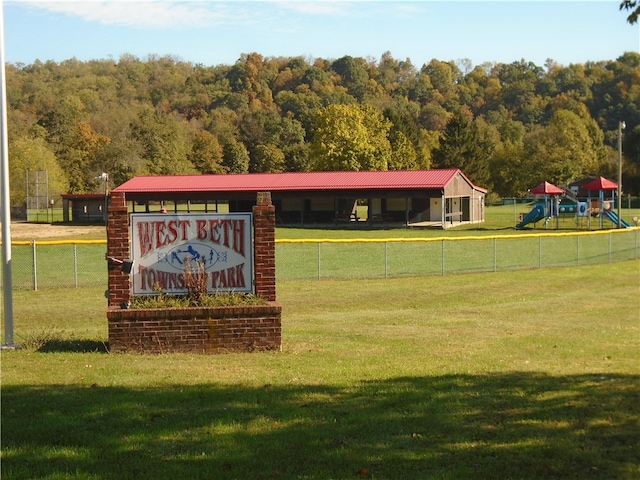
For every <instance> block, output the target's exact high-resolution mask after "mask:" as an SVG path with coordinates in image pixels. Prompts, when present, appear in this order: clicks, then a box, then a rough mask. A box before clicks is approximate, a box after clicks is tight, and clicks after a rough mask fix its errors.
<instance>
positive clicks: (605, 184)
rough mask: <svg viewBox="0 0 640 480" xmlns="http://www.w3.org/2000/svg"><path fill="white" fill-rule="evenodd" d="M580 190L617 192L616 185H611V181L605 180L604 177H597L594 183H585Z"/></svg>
mask: <svg viewBox="0 0 640 480" xmlns="http://www.w3.org/2000/svg"><path fill="white" fill-rule="evenodd" d="M582 188H584V189H585V190H617V189H618V184H617V183H613V182H612V181H611V180H607V179H606V178H604V177H598V178H596V179H595V180H594V181H592V182H589V183H587V184H586V185H585V186H584V187H582Z"/></svg>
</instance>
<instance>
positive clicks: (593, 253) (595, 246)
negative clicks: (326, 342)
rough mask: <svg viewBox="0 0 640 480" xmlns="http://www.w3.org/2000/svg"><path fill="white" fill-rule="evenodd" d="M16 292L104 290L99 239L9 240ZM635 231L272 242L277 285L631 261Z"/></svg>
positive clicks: (638, 247) (638, 251) (638, 243)
mask: <svg viewBox="0 0 640 480" xmlns="http://www.w3.org/2000/svg"><path fill="white" fill-rule="evenodd" d="M12 246H14V247H15V248H13V249H12V271H13V278H12V284H13V287H14V288H16V289H33V290H37V289H42V288H67V287H69V288H73V287H91V286H104V287H105V288H107V264H106V261H105V254H106V241H105V240H51V241H26V242H23V241H14V242H12ZM639 256H640V228H637V227H635V228H626V229H620V230H617V229H616V230H594V231H586V232H536V233H518V234H513V235H511V234H508V235H490V236H463V237H452V236H439V237H431V238H402V237H398V238H375V239H373V238H349V239H346V238H339V239H338V238H335V239H334V238H312V239H308V238H307V239H277V240H276V276H277V279H278V280H283V281H288V280H311V279H318V280H320V279H333V278H340V279H356V278H389V277H400V276H416V277H417V276H424V275H448V274H457V273H470V272H491V271H505V270H516V269H527V268H529V269H530V268H545V267H556V266H576V265H588V264H607V263H611V262H620V261H628V260H634V259H635V260H637V259H638V258H639Z"/></svg>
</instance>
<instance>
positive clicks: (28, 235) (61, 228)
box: [11, 222, 107, 241]
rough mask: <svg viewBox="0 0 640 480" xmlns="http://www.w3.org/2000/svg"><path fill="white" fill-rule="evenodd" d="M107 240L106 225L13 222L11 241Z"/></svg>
mask: <svg viewBox="0 0 640 480" xmlns="http://www.w3.org/2000/svg"><path fill="white" fill-rule="evenodd" d="M106 238H107V232H106V228H105V226H104V225H68V224H58V223H54V224H48V223H26V222H11V240H13V241H28V240H42V239H50V240H102V239H106Z"/></svg>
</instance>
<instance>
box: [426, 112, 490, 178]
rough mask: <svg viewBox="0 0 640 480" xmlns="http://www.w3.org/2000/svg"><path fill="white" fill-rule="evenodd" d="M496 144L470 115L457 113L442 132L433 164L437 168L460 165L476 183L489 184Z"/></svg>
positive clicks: (434, 153) (458, 166)
mask: <svg viewBox="0 0 640 480" xmlns="http://www.w3.org/2000/svg"><path fill="white" fill-rule="evenodd" d="M494 147H495V145H492V144H491V142H490V141H488V139H487V138H486V136H483V135H482V133H481V130H480V128H479V127H478V125H477V124H476V123H474V121H473V120H472V119H471V118H470V116H469V114H465V113H457V114H455V115H454V116H453V117H452V118H451V120H449V123H448V124H447V127H446V128H445V130H444V132H443V133H442V137H441V138H440V144H439V146H438V147H437V148H436V149H435V151H434V152H433V163H434V166H435V167H437V168H459V169H460V170H462V171H463V172H464V173H465V175H467V176H468V177H469V179H470V180H471V181H472V182H474V183H476V184H477V185H487V184H488V183H489V159H490V158H491V155H492V153H493V148H494Z"/></svg>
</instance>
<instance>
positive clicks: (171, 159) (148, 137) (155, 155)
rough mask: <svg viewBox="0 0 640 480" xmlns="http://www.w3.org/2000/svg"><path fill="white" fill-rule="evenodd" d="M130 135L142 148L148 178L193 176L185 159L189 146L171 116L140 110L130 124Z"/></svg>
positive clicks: (175, 120)
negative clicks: (152, 176) (156, 176)
mask: <svg viewBox="0 0 640 480" xmlns="http://www.w3.org/2000/svg"><path fill="white" fill-rule="evenodd" d="M131 131H132V135H133V137H134V138H135V139H136V140H137V141H138V142H139V143H140V145H141V147H142V152H141V153H142V157H143V159H144V161H145V166H146V171H147V173H148V174H151V175H186V174H192V173H196V169H195V167H194V166H193V164H192V163H191V162H190V161H189V159H188V157H187V154H188V149H189V143H188V140H187V135H186V131H185V129H184V127H183V126H182V125H181V124H180V122H179V121H178V120H177V119H176V118H175V117H174V116H173V115H170V114H165V113H162V112H159V111H157V110H154V109H151V108H147V109H144V110H143V111H142V112H141V113H140V115H139V116H138V118H137V119H136V120H135V121H134V123H133V125H132V128H131Z"/></svg>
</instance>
